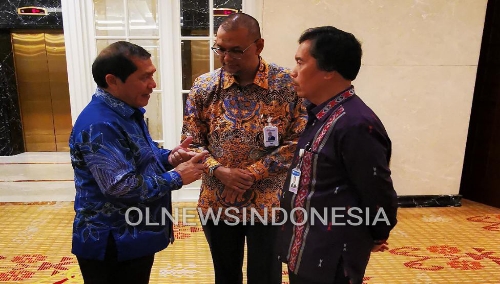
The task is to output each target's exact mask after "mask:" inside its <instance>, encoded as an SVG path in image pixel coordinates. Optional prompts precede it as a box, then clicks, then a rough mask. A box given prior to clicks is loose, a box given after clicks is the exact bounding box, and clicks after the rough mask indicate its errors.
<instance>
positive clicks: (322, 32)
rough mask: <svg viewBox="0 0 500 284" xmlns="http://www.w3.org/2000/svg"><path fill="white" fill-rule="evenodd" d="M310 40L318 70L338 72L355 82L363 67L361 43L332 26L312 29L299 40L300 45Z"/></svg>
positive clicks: (310, 51)
mask: <svg viewBox="0 0 500 284" xmlns="http://www.w3.org/2000/svg"><path fill="white" fill-rule="evenodd" d="M306 40H309V41H311V46H310V48H309V53H310V54H311V56H312V57H314V59H316V62H317V66H318V69H320V70H323V71H327V72H331V71H337V72H338V73H340V75H342V77H344V78H345V79H347V80H351V81H352V80H354V79H356V76H357V75H358V72H359V68H360V67H361V56H362V53H363V51H362V50H361V43H360V42H359V41H358V40H357V39H356V37H355V36H354V35H353V34H351V33H348V32H344V31H342V30H339V29H337V28H335V27H332V26H323V27H316V28H310V29H307V30H306V31H304V33H303V34H302V35H301V36H300V38H299V44H300V43H302V42H304V41H306Z"/></svg>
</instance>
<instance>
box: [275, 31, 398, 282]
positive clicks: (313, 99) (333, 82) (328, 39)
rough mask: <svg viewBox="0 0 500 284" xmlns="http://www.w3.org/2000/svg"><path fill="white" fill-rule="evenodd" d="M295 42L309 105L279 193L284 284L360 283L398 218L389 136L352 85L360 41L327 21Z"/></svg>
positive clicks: (297, 78) (296, 76)
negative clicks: (286, 278)
mask: <svg viewBox="0 0 500 284" xmlns="http://www.w3.org/2000/svg"><path fill="white" fill-rule="evenodd" d="M299 44H300V45H299V47H298V50H297V53H296V55H295V60H296V62H297V65H296V67H295V68H294V70H293V72H292V74H291V75H292V78H293V80H294V84H295V87H296V91H297V94H298V95H299V96H300V97H303V98H305V99H307V100H308V101H309V102H310V105H309V106H308V108H307V109H308V123H307V126H306V129H305V131H304V132H303V134H302V136H301V138H300V140H299V142H298V145H297V153H296V154H295V156H294V160H293V163H292V165H291V167H290V173H289V174H288V178H287V180H286V182H285V185H284V188H283V193H282V196H281V207H282V209H283V210H282V211H281V219H280V220H281V222H283V223H284V224H283V226H282V230H281V232H280V238H279V241H280V244H281V248H280V252H279V257H280V259H281V260H282V261H283V262H285V263H287V264H288V269H289V278H290V284H305V283H307V284H313V283H352V284H361V283H362V282H363V276H364V273H365V269H366V266H367V264H368V260H369V258H370V254H371V252H377V251H384V250H386V249H388V246H387V242H386V241H387V239H388V238H389V232H390V231H391V229H392V228H393V227H394V226H395V225H396V222H397V220H396V213H397V195H396V192H395V191H394V188H393V185H392V180H391V171H390V169H389V161H390V157H391V141H390V139H389V137H388V135H387V133H386V131H385V128H384V126H383V125H382V122H381V121H380V120H379V118H378V117H377V116H376V115H375V113H374V112H373V111H372V110H371V109H370V108H369V107H368V106H366V105H365V103H363V101H362V100H361V99H360V98H359V97H358V96H357V95H356V94H355V91H354V87H353V86H352V85H351V81H352V80H354V79H355V78H356V76H357V74H358V71H359V68H360V66H361V54H362V51H361V45H360V43H359V42H358V40H357V39H356V38H355V37H354V36H353V35H352V34H350V33H346V32H344V31H341V30H338V29H336V28H334V27H329V26H328V27H318V28H312V29H308V30H306V31H305V32H304V33H303V34H302V36H301V37H300V39H299ZM292 179H293V183H291V182H290V181H291V180H292ZM297 181H298V182H297Z"/></svg>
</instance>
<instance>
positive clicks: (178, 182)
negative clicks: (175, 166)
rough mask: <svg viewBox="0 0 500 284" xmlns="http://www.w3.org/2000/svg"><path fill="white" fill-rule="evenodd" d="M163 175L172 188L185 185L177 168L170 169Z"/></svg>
mask: <svg viewBox="0 0 500 284" xmlns="http://www.w3.org/2000/svg"><path fill="white" fill-rule="evenodd" d="M161 176H162V177H163V178H164V179H165V180H166V181H167V183H168V184H169V185H170V188H171V189H172V190H176V189H179V188H181V187H182V185H183V182H182V178H181V175H180V174H179V173H178V172H176V171H175V170H171V171H168V172H166V173H164V174H162V175H161Z"/></svg>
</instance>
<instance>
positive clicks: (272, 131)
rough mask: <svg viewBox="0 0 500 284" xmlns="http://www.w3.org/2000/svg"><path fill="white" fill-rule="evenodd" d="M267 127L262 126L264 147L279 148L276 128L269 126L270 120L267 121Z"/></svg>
mask: <svg viewBox="0 0 500 284" xmlns="http://www.w3.org/2000/svg"><path fill="white" fill-rule="evenodd" d="M267 122H268V125H266V126H264V129H263V130H262V131H264V147H273V146H279V145H280V140H279V137H278V127H276V126H274V125H272V124H271V118H268V120H267Z"/></svg>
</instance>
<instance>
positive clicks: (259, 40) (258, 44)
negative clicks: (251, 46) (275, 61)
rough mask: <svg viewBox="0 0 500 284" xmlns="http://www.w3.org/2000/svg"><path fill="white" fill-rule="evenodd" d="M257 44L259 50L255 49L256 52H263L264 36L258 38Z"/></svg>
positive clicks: (258, 53)
mask: <svg viewBox="0 0 500 284" xmlns="http://www.w3.org/2000/svg"><path fill="white" fill-rule="evenodd" d="M255 45H256V46H257V51H255V53H256V54H257V55H260V53H261V52H262V50H263V49H264V39H263V38H259V39H258V40H257V42H255Z"/></svg>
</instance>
